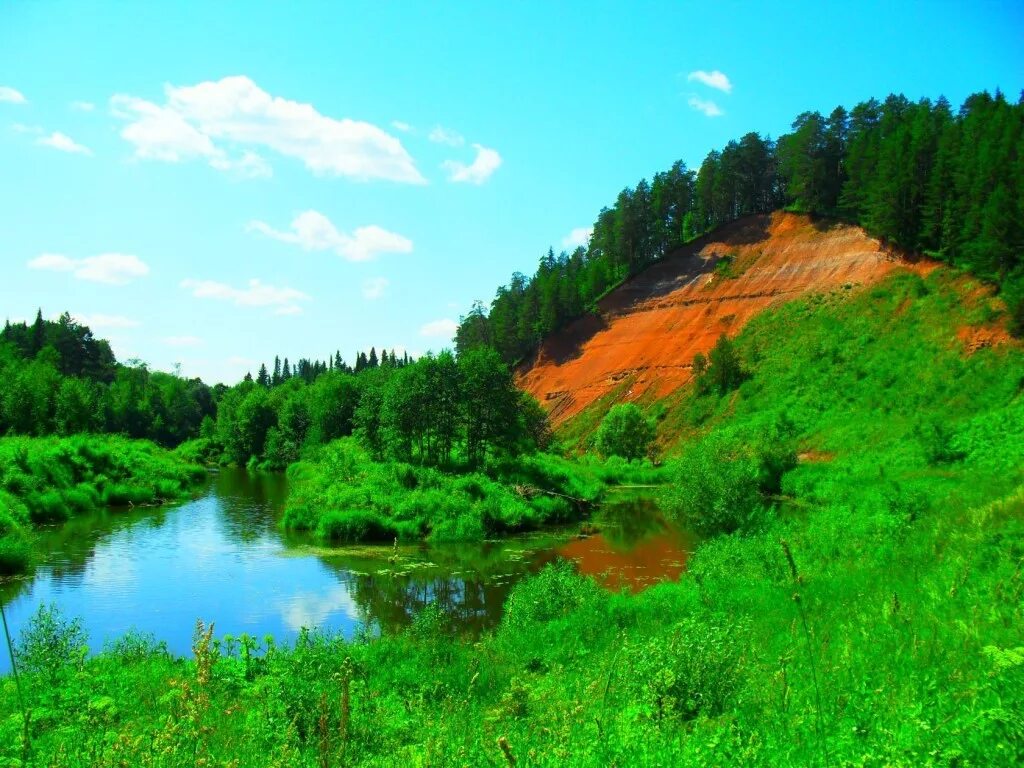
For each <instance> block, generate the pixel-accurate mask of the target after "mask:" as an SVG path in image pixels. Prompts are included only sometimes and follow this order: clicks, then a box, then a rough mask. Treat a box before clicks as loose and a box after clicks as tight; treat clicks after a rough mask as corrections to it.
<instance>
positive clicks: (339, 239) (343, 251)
mask: <svg viewBox="0 0 1024 768" xmlns="http://www.w3.org/2000/svg"><path fill="white" fill-rule="evenodd" d="M247 229H249V230H253V231H256V232H260V233H261V234H264V235H266V236H267V237H272V238H273V239H275V240H280V241H281V242H283V243H292V244H293V245H298V246H300V247H301V248H303V249H304V250H307V251H334V252H335V253H337V254H338V255H339V256H343V257H344V258H346V259H348V260H349V261H370V260H371V259H374V258H376V256H377V254H378V253H412V240H409V239H408V238H406V237H403V236H402V235H398V234H395V233H394V232H389V231H388V230H386V229H383V228H382V227H378V226H376V225H370V226H367V227H359V228H358V229H356V230H355V231H354V232H352V234H348V233H347V232H342V231H340V230H339V229H338V228H337V227H335V226H334V224H333V223H332V222H331V220H330V219H328V218H327V217H326V216H324V215H323V214H322V213H320V212H319V211H303V212H302V213H300V214H299V215H298V216H296V217H295V218H294V219H293V220H292V223H291V227H290V230H289V231H287V232H282V231H281V230H277V229H274V228H273V227H271V226H270V225H269V224H267V223H266V222H264V221H250V222H249V224H248V226H247Z"/></svg>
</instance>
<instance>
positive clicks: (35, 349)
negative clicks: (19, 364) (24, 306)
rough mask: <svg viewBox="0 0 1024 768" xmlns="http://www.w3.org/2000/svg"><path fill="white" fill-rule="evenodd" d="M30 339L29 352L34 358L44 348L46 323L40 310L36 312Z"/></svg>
mask: <svg viewBox="0 0 1024 768" xmlns="http://www.w3.org/2000/svg"><path fill="white" fill-rule="evenodd" d="M30 338H31V340H32V342H31V347H30V352H31V354H32V355H33V356H34V355H36V354H38V353H39V350H41V349H42V348H43V347H44V346H46V323H45V322H44V321H43V310H42V308H40V309H38V310H36V320H35V322H34V323H32V335H31V337H30Z"/></svg>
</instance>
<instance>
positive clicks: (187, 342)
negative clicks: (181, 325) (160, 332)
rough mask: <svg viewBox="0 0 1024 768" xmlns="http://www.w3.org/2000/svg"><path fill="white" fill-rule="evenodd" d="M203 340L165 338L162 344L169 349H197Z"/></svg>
mask: <svg viewBox="0 0 1024 768" xmlns="http://www.w3.org/2000/svg"><path fill="white" fill-rule="evenodd" d="M202 343H203V340H202V339H200V338H199V337H198V336H166V337H165V338H164V344H166V345H167V346H169V347H198V346H199V345H200V344H202Z"/></svg>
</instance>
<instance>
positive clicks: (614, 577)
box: [0, 470, 692, 674]
mask: <svg viewBox="0 0 1024 768" xmlns="http://www.w3.org/2000/svg"><path fill="white" fill-rule="evenodd" d="M286 492H287V488H286V480H285V478H284V477H283V476H282V475H271V474H262V475H254V474H249V473H246V472H245V471H241V470H223V471H219V472H215V473H213V474H211V476H210V478H209V480H208V481H207V482H206V484H205V485H204V486H203V487H202V489H201V490H200V491H199V492H198V493H197V494H196V496H195V498H194V499H193V500H191V501H187V502H184V503H180V504H176V505H170V506H166V507H159V508H148V509H135V510H117V511H104V512H101V513H97V514H94V515H89V516H84V517H79V518H76V519H74V520H72V521H70V522H68V523H66V524H64V525H61V526H55V527H51V528H47V529H44V530H43V531H41V533H40V541H39V549H40V550H41V552H42V553H43V562H42V564H41V565H40V566H39V567H38V568H36V570H35V572H34V573H33V574H31V576H29V577H26V578H23V579H16V580H13V581H7V582H0V601H3V604H4V607H5V611H6V613H7V618H8V622H9V624H10V627H11V632H12V635H14V636H15V638H16V637H17V636H18V634H19V633H20V631H21V629H22V628H23V627H24V626H25V625H26V624H27V623H28V621H29V619H30V618H31V616H32V615H33V614H34V613H35V612H36V611H37V610H38V607H39V606H40V605H41V604H55V605H57V606H58V608H59V609H60V611H61V613H62V614H63V615H64V617H65V618H73V617H77V618H79V619H80V620H81V622H82V625H83V628H84V629H85V631H86V632H87V634H88V637H89V645H90V650H92V651H97V650H100V649H101V648H102V647H103V645H104V644H105V643H107V642H109V641H110V640H112V639H114V638H117V637H120V636H121V635H123V634H124V633H125V632H127V631H128V630H130V629H135V630H137V631H140V632H143V633H147V634H151V635H153V636H154V637H155V638H156V639H157V640H161V641H164V642H166V643H167V646H168V648H169V649H170V650H171V651H172V652H173V653H176V654H186V653H188V652H189V650H190V648H191V641H192V634H193V630H194V628H195V624H196V620H197V619H203V620H204V621H207V622H209V621H213V622H215V625H216V633H217V634H218V635H224V634H233V635H235V636H237V635H239V634H241V633H243V632H246V633H248V634H250V635H253V636H255V637H257V638H263V637H264V636H265V635H268V634H269V635H273V636H274V638H275V640H277V641H278V642H281V641H285V642H287V641H290V640H292V639H294V637H295V636H296V635H297V634H298V632H299V631H300V630H301V629H302V628H303V627H307V628H310V629H313V628H317V629H322V630H326V631H340V632H342V633H343V634H344V635H345V636H347V637H351V636H352V635H353V634H354V633H356V632H358V631H368V632H371V633H377V632H387V631H391V630H394V629H397V628H400V627H402V626H405V625H407V624H408V623H409V622H410V621H411V620H412V617H413V616H414V615H415V613H416V612H417V611H418V610H419V609H420V608H422V607H423V606H424V605H426V604H428V603H435V604H437V605H438V606H439V607H440V608H441V609H442V610H443V611H444V612H445V613H446V614H447V615H448V616H449V617H450V620H451V621H452V623H453V624H454V626H455V627H456V628H457V629H458V630H460V631H462V632H465V633H472V634H477V633H479V632H480V631H481V630H484V629H486V628H488V627H491V626H494V625H495V624H496V623H497V622H498V621H499V620H500V618H501V610H502V605H503V603H504V601H505V598H506V597H507V595H508V593H509V591H510V590H511V588H512V586H513V585H514V584H515V582H516V581H518V580H519V579H521V578H522V577H523V576H525V575H526V574H528V573H531V572H534V571H536V570H538V569H540V568H541V567H543V565H544V564H545V563H548V562H551V561H552V560H554V559H556V558H558V557H564V558H568V559H571V560H573V561H575V562H576V563H577V566H578V568H579V570H580V571H581V572H583V573H587V574H591V575H593V576H595V577H596V578H598V580H599V581H601V582H602V583H603V584H605V585H607V586H608V587H609V588H611V589H628V590H630V591H637V590H639V589H642V588H644V587H646V586H649V585H650V584H653V583H656V582H657V581H660V580H662V579H674V578H678V576H679V575H680V574H681V573H682V572H683V570H684V569H685V567H686V558H687V554H688V552H689V551H690V550H691V549H692V545H691V540H690V539H689V538H688V537H687V536H685V535H684V534H682V533H681V532H679V531H678V530H676V529H675V528H673V527H671V526H669V525H667V524H666V523H664V521H663V520H662V519H661V517H660V515H659V514H658V512H657V509H656V508H655V507H654V505H653V503H652V502H651V501H650V500H649V499H643V498H637V497H635V496H633V495H627V494H614V493H613V494H612V499H611V500H610V501H609V502H608V503H606V504H605V505H604V507H603V508H602V509H601V510H600V511H599V512H598V513H597V515H596V516H595V520H596V521H597V523H598V526H599V527H600V531H601V532H600V533H598V534H596V535H591V536H587V537H581V536H580V535H579V530H580V529H579V527H578V526H575V527H573V528H572V529H561V530H555V531H546V532H542V533H534V534H529V535H522V536H515V537H510V538H505V539H502V540H499V541H486V542H480V543H474V544H457V545H456V544H446V545H428V544H412V545H402V546H397V547H392V546H383V547H382V546H355V547H325V546H320V545H317V544H316V543H315V542H314V541H313V540H311V539H310V538H308V537H304V536H295V535H291V534H286V533H285V532H283V531H281V530H280V529H279V528H278V527H277V520H278V518H279V515H280V511H281V508H282V504H283V502H284V499H285V494H286ZM9 671H10V660H9V659H8V658H7V654H6V653H3V654H0V674H2V673H7V672H9Z"/></svg>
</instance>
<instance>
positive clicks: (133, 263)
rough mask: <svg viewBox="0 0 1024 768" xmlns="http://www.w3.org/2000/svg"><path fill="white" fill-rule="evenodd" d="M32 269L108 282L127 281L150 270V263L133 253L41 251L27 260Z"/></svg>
mask: <svg viewBox="0 0 1024 768" xmlns="http://www.w3.org/2000/svg"><path fill="white" fill-rule="evenodd" d="M28 267H29V269H38V270H44V271H47V272H72V273H73V274H74V276H75V277H77V278H79V279H80V280H89V281H91V282H94V283H106V284H108V285H126V284H127V283H130V282H131V281H132V280H134V279H135V278H138V277H145V276H146V275H148V274H149V266H148V265H147V264H146V262H144V261H142V259H140V258H139V257H138V256H133V255H132V254H130V253H101V254H99V255H98V256H87V257H86V258H84V259H70V258H68V257H67V256H64V255H63V254H59V253H42V254H40V255H39V256H36V257H35V258H34V259H32V260H31V261H29V262H28Z"/></svg>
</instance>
